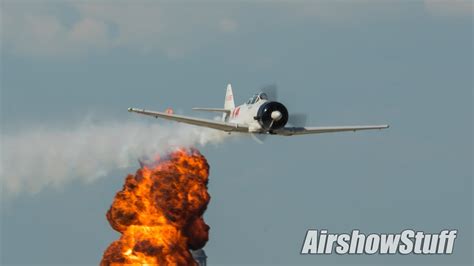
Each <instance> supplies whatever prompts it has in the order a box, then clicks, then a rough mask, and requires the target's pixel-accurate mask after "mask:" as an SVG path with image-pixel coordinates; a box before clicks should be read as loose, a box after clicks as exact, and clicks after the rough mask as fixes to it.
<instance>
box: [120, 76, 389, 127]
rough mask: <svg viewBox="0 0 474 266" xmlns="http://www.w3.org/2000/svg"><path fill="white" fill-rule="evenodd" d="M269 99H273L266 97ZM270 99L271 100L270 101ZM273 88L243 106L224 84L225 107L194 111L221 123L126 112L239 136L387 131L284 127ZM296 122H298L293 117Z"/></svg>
mask: <svg viewBox="0 0 474 266" xmlns="http://www.w3.org/2000/svg"><path fill="white" fill-rule="evenodd" d="M269 96H272V97H269ZM271 98H273V99H271ZM276 98H277V97H276V90H275V87H267V89H266V90H264V89H262V91H261V92H260V93H257V94H255V95H253V97H251V98H250V99H249V100H248V101H247V102H246V103H244V104H242V105H239V106H237V107H236V106H235V103H234V94H233V92H232V86H231V84H228V85H227V91H226V95H225V101H224V108H199V107H196V108H193V110H196V111H206V112H217V113H222V119H221V121H216V120H211V119H203V118H196V117H190V116H184V115H177V114H174V113H173V110H172V109H170V108H168V109H166V111H165V112H157V111H150V110H145V109H139V108H132V107H130V108H128V111H129V112H135V113H139V114H144V115H149V116H152V117H155V118H163V119H167V120H172V121H177V122H182V123H186V124H191V125H196V126H201V127H208V128H213V129H217V130H221V131H225V132H228V133H229V134H231V133H232V132H239V133H250V134H252V136H255V135H282V136H293V135H305V134H319V133H330V132H342V131H354V132H355V131H359V130H371V129H386V128H389V125H366V126H322V127H321V126H320V127H306V126H287V124H289V123H288V122H289V120H290V123H291V115H290V114H289V113H288V110H287V108H286V107H285V106H284V105H283V104H282V103H280V102H278V101H276ZM295 120H297V119H296V118H295Z"/></svg>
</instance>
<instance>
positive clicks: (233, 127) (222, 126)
mask: <svg viewBox="0 0 474 266" xmlns="http://www.w3.org/2000/svg"><path fill="white" fill-rule="evenodd" d="M128 111H129V112H134V113H139V114H144V115H149V116H153V117H155V118H158V117H160V118H163V119H167V120H172V121H176V122H182V123H186V124H191V125H196V126H203V127H208V128H213V129H218V130H222V131H226V132H248V130H249V129H248V127H247V126H245V125H241V124H236V123H228V122H223V121H215V120H210V119H202V118H195V117H190V116H184V115H175V114H168V113H164V112H156V111H149V110H145V109H138V108H128Z"/></svg>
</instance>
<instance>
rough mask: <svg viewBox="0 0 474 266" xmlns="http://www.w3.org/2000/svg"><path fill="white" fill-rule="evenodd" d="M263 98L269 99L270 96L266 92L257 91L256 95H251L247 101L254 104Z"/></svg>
mask: <svg viewBox="0 0 474 266" xmlns="http://www.w3.org/2000/svg"><path fill="white" fill-rule="evenodd" d="M261 100H268V96H267V94H266V93H264V92H261V93H257V94H255V95H253V96H252V97H250V99H249V100H248V101H247V104H254V103H257V102H259V101H261Z"/></svg>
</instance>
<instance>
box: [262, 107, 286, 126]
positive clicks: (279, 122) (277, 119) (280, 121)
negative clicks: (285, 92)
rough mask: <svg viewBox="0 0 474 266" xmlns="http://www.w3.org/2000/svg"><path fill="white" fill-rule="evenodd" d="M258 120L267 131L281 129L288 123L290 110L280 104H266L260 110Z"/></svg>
mask: <svg viewBox="0 0 474 266" xmlns="http://www.w3.org/2000/svg"><path fill="white" fill-rule="evenodd" d="M257 119H258V122H259V123H260V125H261V126H262V127H263V128H265V129H266V130H275V129H279V128H282V127H284V126H285V125H286V123H287V122H288V110H287V109H286V107H285V106H284V105H283V104H281V103H279V102H266V103H264V104H262V106H260V108H259V109H258V112H257Z"/></svg>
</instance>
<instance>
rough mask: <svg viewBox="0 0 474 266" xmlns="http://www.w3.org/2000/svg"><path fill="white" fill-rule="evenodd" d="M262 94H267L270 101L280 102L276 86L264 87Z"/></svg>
mask: <svg viewBox="0 0 474 266" xmlns="http://www.w3.org/2000/svg"><path fill="white" fill-rule="evenodd" d="M260 91H261V92H263V93H265V94H266V95H267V96H268V99H269V100H271V101H277V100H278V88H277V86H276V85H275V84H270V85H266V86H263V87H262V88H261V89H260Z"/></svg>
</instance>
